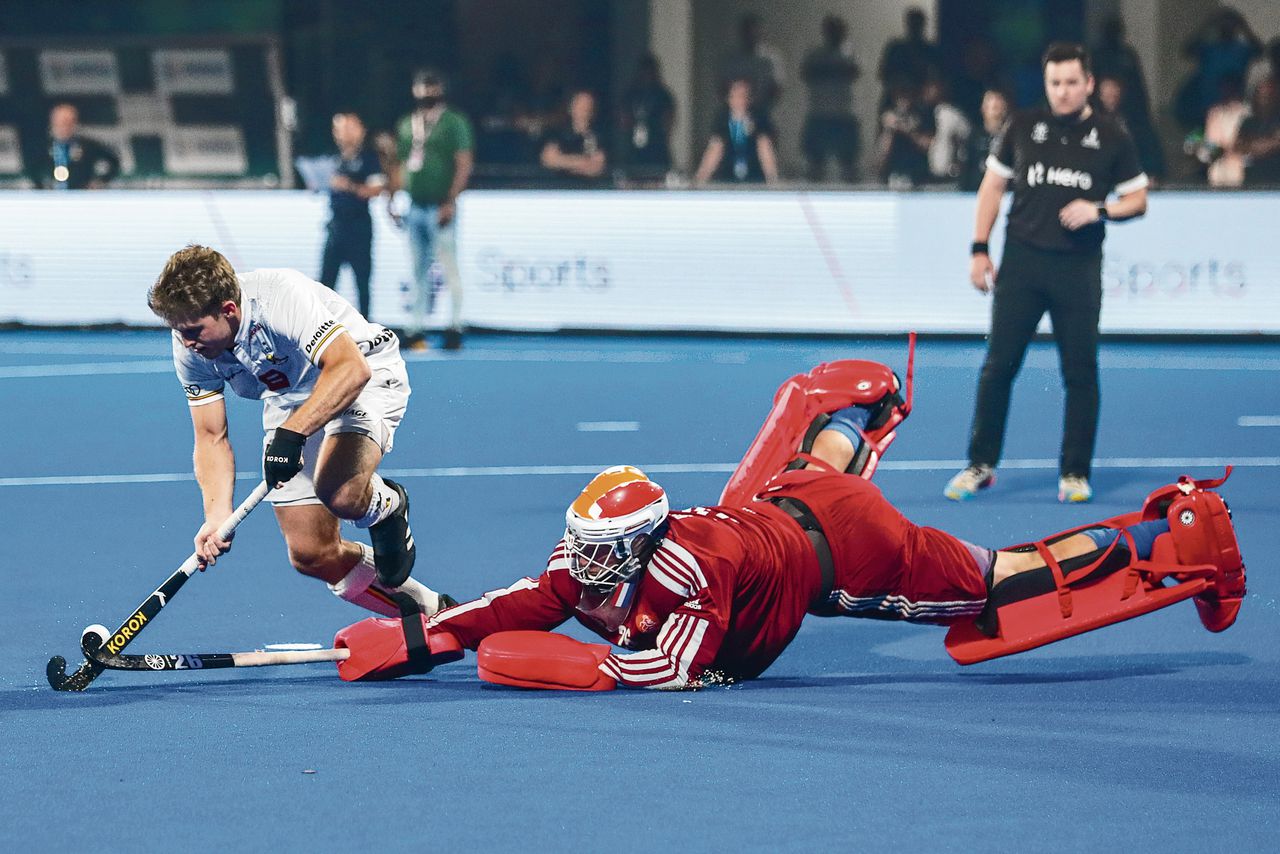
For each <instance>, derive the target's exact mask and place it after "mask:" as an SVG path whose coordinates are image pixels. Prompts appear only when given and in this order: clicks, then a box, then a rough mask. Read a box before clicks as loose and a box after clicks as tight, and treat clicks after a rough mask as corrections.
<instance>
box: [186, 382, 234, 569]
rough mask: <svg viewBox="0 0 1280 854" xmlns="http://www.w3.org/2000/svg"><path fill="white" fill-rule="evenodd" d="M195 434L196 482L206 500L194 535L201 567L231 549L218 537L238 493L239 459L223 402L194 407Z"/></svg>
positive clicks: (227, 540)
mask: <svg viewBox="0 0 1280 854" xmlns="http://www.w3.org/2000/svg"><path fill="white" fill-rule="evenodd" d="M191 423H192V427H193V428H194V432H195V450H194V452H193V454H192V456H193V459H194V464H195V475H196V483H197V484H199V485H200V494H201V496H202V498H203V500H204V520H205V521H204V524H203V525H201V526H200V530H199V531H198V532H197V533H196V536H195V550H196V554H197V555H199V558H200V564H201V566H211V565H213V564H214V563H216V562H217V559H218V555H221V554H224V553H226V552H227V551H228V550H229V549H230V548H231V540H230V538H228V539H226V540H221V539H219V538H218V536H217V530H218V526H219V525H220V524H221V523H222V522H223V521H225V520H226V518H227V517H228V516H230V515H231V500H232V496H233V494H234V491H235V479H236V458H235V453H234V451H233V450H232V448H231V440H230V438H229V436H228V434H227V409H226V404H225V403H224V402H223V401H221V400H216V401H214V402H213V403H208V404H205V405H204V406H193V407H191Z"/></svg>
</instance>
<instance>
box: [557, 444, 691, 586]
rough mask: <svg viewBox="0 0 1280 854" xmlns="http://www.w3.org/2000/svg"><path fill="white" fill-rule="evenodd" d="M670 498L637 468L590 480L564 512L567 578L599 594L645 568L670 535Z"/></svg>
mask: <svg viewBox="0 0 1280 854" xmlns="http://www.w3.org/2000/svg"><path fill="white" fill-rule="evenodd" d="M670 512H671V507H670V505H669V504H668V503H667V493H666V492H665V491H664V490H663V489H662V487H661V486H659V485H658V484H656V483H654V482H653V481H651V480H649V478H648V477H646V476H645V473H644V472H642V471H640V469H638V468H635V467H633V466H613V467H612V468H607V469H605V470H604V471H602V472H600V474H598V475H596V476H595V477H593V478H592V479H591V482H590V483H588V484H587V485H586V487H585V488H584V489H583V490H582V494H581V495H579V496H578V497H577V498H576V499H574V501H573V503H572V504H570V505H569V509H568V510H567V511H565V533H564V541H565V546H566V548H567V550H568V556H569V574H570V575H571V576H573V578H574V579H576V580H577V581H579V582H581V583H582V584H583V585H584V586H586V587H587V588H589V589H591V590H593V591H596V592H601V593H606V592H609V591H611V590H613V589H614V588H615V587H617V586H618V585H619V584H621V583H623V582H625V581H629V580H631V579H632V578H634V577H635V576H636V574H637V573H639V572H640V570H642V569H643V568H644V565H645V564H646V563H647V562H648V560H649V558H650V557H651V556H652V555H653V551H654V549H655V548H657V546H658V544H659V543H660V542H662V538H663V536H664V535H665V534H666V530H667V515H668V514H669V513H670Z"/></svg>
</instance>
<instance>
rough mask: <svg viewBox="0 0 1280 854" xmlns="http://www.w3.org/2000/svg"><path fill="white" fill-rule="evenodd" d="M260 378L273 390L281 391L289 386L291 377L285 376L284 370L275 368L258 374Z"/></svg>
mask: <svg viewBox="0 0 1280 854" xmlns="http://www.w3.org/2000/svg"><path fill="white" fill-rule="evenodd" d="M258 379H259V380H261V381H262V384H263V385H264V386H266V387H267V388H269V389H271V390H272V391H279V390H280V389H282V388H288V387H289V378H288V377H287V376H285V375H284V373H283V372H282V371H277V370H275V369H274V368H272V369H271V370H269V371H265V372H264V373H261V374H258Z"/></svg>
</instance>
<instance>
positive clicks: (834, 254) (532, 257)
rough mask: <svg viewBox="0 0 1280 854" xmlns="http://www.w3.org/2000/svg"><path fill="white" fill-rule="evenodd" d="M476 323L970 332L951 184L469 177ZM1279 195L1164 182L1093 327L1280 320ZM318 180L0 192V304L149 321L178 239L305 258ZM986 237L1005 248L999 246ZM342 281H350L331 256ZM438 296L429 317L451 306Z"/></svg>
mask: <svg viewBox="0 0 1280 854" xmlns="http://www.w3.org/2000/svg"><path fill="white" fill-rule="evenodd" d="M375 205H376V207H377V208H378V210H377V211H376V212H375V214H374V222H375V250H374V282H373V311H372V314H373V315H374V319H376V320H378V321H380V322H383V323H388V324H391V325H399V324H402V323H404V322H405V321H406V319H407V314H406V311H405V309H406V300H407V297H408V296H409V294H410V292H411V287H410V284H409V281H410V275H409V252H408V245H407V240H406V237H405V235H404V233H403V232H402V231H398V230H397V229H395V228H394V227H393V226H392V225H391V224H390V221H389V219H388V218H387V217H386V216H385V212H384V211H383V210H382V209H381V205H380V204H379V203H375ZM460 208H461V210H460V215H459V235H458V246H459V260H460V264H461V269H462V275H463V279H464V282H465V289H466V298H465V303H464V306H463V308H464V311H463V314H464V317H465V319H466V320H467V322H468V323H470V324H473V325H476V326H483V327H490V328H500V329H560V328H571V329H617V330H677V331H678V330H687V331H699V330H717V331H742V332H832V333H854V332H899V331H902V330H905V329H917V330H919V331H922V332H959V333H983V332H985V331H986V330H987V326H988V322H989V313H990V299H989V298H988V297H984V296H982V295H980V294H978V293H977V292H976V291H974V290H973V289H972V288H971V287H970V286H969V285H968V283H967V273H968V263H969V259H968V251H967V250H968V245H969V241H970V238H971V233H972V220H973V198H972V196H966V195H961V194H949V193H936V194H935V193H921V194H901V195H899V194H891V193H792V192H758V193H756V192H750V193H744V192H714V191H701V192H616V193H615V192H597V193H558V192H540V193H539V192H496V191H492V192H491V191H471V192H468V193H466V194H464V195H463V197H462V204H461V205H460ZM1278 210H1280V195H1276V194H1263V193H1225V194H1210V193H1159V194H1154V195H1153V196H1152V201H1151V211H1150V213H1149V214H1148V216H1147V217H1146V218H1145V219H1143V220H1140V221H1137V222H1133V223H1127V224H1123V225H1113V226H1111V227H1110V228H1109V232H1110V234H1109V237H1108V239H1107V254H1106V258H1105V266H1104V275H1103V279H1104V289H1105V292H1106V296H1105V300H1104V303H1103V306H1104V308H1103V319H1102V327H1103V330H1104V331H1106V332H1139V333H1143V332H1145V333H1168V332H1193V333H1196V332H1199V333H1224V332H1225V333H1258V332H1261V333H1270V334H1276V333H1280V248H1278V247H1277V246H1276V244H1275V240H1274V238H1273V236H1272V233H1273V230H1274V228H1273V226H1271V225H1270V224H1269V223H1270V221H1271V220H1272V218H1273V216H1274V214H1275V213H1276V212H1277V211H1278ZM326 217H327V198H326V197H325V196H324V195H323V194H311V193H304V192H281V191H276V192H249V191H223V192H148V193H141V192H99V193H62V194H58V193H37V192H25V193H24V192H12V193H0V322H3V321H18V322H24V323H32V324H88V323H117V322H121V323H130V324H140V325H154V324H155V320H154V318H153V317H152V316H151V314H150V313H149V312H148V310H147V308H146V290H147V288H148V287H149V285H150V284H151V283H152V282H153V281H154V280H155V277H156V274H157V273H158V272H159V270H160V269H161V267H162V266H163V264H164V261H165V259H166V258H167V257H168V255H169V253H171V252H172V251H173V250H175V249H177V248H179V247H181V246H184V245H186V244H188V243H205V244H208V245H211V246H214V247H217V248H219V249H220V250H222V251H223V252H224V253H225V254H227V255H228V257H230V258H231V260H232V262H233V263H234V264H236V266H237V267H238V268H240V269H253V268H255V267H276V266H279V267H293V268H296V269H299V270H302V271H303V272H306V273H309V274H312V275H314V274H316V272H317V268H318V265H319V259H320V251H321V247H322V245H323V240H324V227H323V224H324V221H325V219H326ZM1000 231H1001V229H1000V228H997V239H995V240H993V249H994V251H995V252H996V253H997V254H998V252H999V247H1000V240H999V234H1000ZM339 289H340V291H342V292H343V293H344V295H347V296H349V297H352V298H353V290H352V288H351V281H350V274H349V273H348V272H347V271H345V270H344V272H343V277H342V278H341V279H340V280H339ZM445 303H446V301H445V300H438V301H437V310H436V314H435V317H434V318H433V322H434V323H435V325H439V324H440V323H441V322H442V321H443V318H445V317H447V309H448V307H447V304H445Z"/></svg>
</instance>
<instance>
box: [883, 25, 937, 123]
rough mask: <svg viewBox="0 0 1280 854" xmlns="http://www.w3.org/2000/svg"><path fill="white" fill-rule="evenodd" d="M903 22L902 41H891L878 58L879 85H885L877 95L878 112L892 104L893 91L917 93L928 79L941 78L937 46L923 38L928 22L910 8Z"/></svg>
mask: <svg viewBox="0 0 1280 854" xmlns="http://www.w3.org/2000/svg"><path fill="white" fill-rule="evenodd" d="M902 20H903V25H904V26H905V27H906V36H905V38H900V39H893V40H892V41H890V42H889V43H888V44H887V45H885V47H884V53H883V54H881V56H880V82H881V83H883V84H884V91H883V93H882V94H881V96H880V109H881V110H884V109H888V108H889V107H890V106H891V105H892V104H893V100H894V93H895V92H896V91H899V90H901V89H903V88H905V89H908V90H910V91H913V92H919V91H920V90H921V89H922V88H923V87H924V84H925V81H927V80H928V79H929V78H931V77H941V76H942V55H941V53H940V52H939V51H938V46H937V45H936V44H934V43H933V42H929V41H925V38H924V30H925V25H926V24H927V23H928V20H929V19H928V18H927V17H925V14H924V11H923V10H921V9H920V8H918V7H914V6H913V7H912V8H910V9H908V10H907V11H906V13H905V14H904V15H903V17H902Z"/></svg>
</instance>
